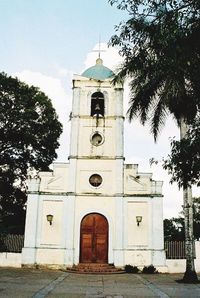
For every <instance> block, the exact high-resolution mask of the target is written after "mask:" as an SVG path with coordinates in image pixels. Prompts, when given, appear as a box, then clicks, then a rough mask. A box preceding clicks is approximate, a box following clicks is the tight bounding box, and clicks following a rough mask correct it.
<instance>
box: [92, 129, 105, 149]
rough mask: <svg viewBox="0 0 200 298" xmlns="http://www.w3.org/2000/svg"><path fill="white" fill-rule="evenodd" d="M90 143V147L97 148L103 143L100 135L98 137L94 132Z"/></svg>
mask: <svg viewBox="0 0 200 298" xmlns="http://www.w3.org/2000/svg"><path fill="white" fill-rule="evenodd" d="M91 143H92V145H94V146H99V145H101V144H102V143H103V137H102V135H100V133H98V132H95V133H94V134H93V135H92V138H91Z"/></svg>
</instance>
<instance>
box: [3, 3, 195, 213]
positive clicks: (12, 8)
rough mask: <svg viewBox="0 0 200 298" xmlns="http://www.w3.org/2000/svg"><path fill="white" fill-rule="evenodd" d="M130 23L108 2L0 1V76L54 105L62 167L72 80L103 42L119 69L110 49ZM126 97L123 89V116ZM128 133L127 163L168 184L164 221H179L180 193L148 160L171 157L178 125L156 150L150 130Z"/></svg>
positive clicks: (135, 127) (106, 57)
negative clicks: (30, 88) (113, 39)
mask: <svg viewBox="0 0 200 298" xmlns="http://www.w3.org/2000/svg"><path fill="white" fill-rule="evenodd" d="M126 18H127V15H126V13H125V12H122V11H119V10H117V8H116V7H112V6H110V4H109V3H108V0H42V1H41V0H0V36H1V42H0V71H4V72H6V73H7V74H9V75H12V76H18V77H19V78H20V80H22V81H24V82H26V83H28V84H30V85H35V86H38V87H39V88H40V89H41V90H42V91H44V92H45V93H46V94H47V95H48V96H49V97H50V98H51V99H52V102H53V105H54V107H55V109H56V111H57V113H58V116H59V120H60V121H61V122H62V124H63V128H64V129H63V134H62V136H61V138H60V148H59V150H58V151H57V153H58V159H57V161H59V162H67V161H68V154H69V141H70V140H69V132H70V121H69V114H70V111H71V102H72V76H73V74H75V73H76V74H81V73H82V72H83V70H84V69H86V68H88V67H90V66H92V65H94V64H95V60H96V58H97V56H98V53H97V52H93V50H98V48H99V40H100V42H101V50H102V52H101V58H102V59H103V61H104V65H105V66H107V67H110V68H111V69H112V70H115V69H116V67H117V65H118V64H119V63H120V61H121V59H122V58H121V57H120V56H119V54H118V50H117V49H113V48H110V47H109V48H108V47H107V43H108V41H109V39H110V37H111V36H112V35H113V34H115V25H118V24H119V22H120V21H122V20H124V19H126ZM103 50H104V51H103ZM128 97H129V91H128V84H125V90H124V114H125V115H126V111H127V107H128ZM124 127H125V132H124V138H125V143H124V144H125V146H124V152H125V158H126V159H125V162H126V163H136V164H139V172H152V173H153V179H156V180H163V181H164V185H163V195H164V200H163V209H164V218H166V217H168V218H170V217H173V216H178V213H179V212H180V211H181V209H182V207H181V206H182V204H183V200H182V191H181V190H180V191H179V190H178V188H177V186H176V185H175V184H173V185H171V184H169V176H168V174H167V172H166V171H164V170H163V169H162V166H161V164H160V163H158V164H157V165H153V166H150V164H149V159H151V158H155V159H157V160H161V159H162V158H163V157H166V156H167V154H168V153H169V152H170V147H169V142H170V137H174V136H175V137H177V138H178V137H179V132H178V128H177V127H176V124H175V122H174V121H173V119H171V118H169V119H168V121H167V122H166V125H165V127H164V128H163V130H162V131H161V134H160V136H159V138H158V141H157V143H156V144H155V143H154V140H153V136H152V135H151V134H150V131H149V127H143V126H141V125H140V124H139V122H138V121H137V119H136V120H134V121H133V122H132V123H129V122H128V121H127V119H126V120H125V123H124ZM193 194H194V196H200V191H199V189H197V188H194V191H193Z"/></svg>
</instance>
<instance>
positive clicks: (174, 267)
mask: <svg viewBox="0 0 200 298" xmlns="http://www.w3.org/2000/svg"><path fill="white" fill-rule="evenodd" d="M195 251H196V259H195V261H194V263H195V269H196V271H197V272H200V241H196V242H195ZM166 265H167V266H168V272H169V273H184V272H185V268H186V260H182V259H174V260H169V259H167V260H166Z"/></svg>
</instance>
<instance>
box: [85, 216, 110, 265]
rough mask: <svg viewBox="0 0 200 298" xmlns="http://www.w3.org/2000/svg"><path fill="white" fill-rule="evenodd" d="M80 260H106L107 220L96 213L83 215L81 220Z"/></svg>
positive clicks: (99, 261)
mask: <svg viewBox="0 0 200 298" xmlns="http://www.w3.org/2000/svg"><path fill="white" fill-rule="evenodd" d="M80 235H81V239H80V262H82V263H106V262H107V261H108V222H107V219H106V218H105V217H104V216H103V215H101V214H98V213H91V214H89V215H87V216H85V217H84V218H83V220H82V222H81V233H80Z"/></svg>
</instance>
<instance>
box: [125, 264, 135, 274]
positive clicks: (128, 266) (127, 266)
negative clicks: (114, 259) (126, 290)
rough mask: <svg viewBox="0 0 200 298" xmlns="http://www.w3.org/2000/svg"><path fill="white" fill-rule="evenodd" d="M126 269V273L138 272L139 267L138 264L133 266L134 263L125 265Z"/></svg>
mask: <svg viewBox="0 0 200 298" xmlns="http://www.w3.org/2000/svg"><path fill="white" fill-rule="evenodd" d="M124 270H125V271H126V273H138V272H139V269H138V267H137V266H132V265H125V267H124Z"/></svg>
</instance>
